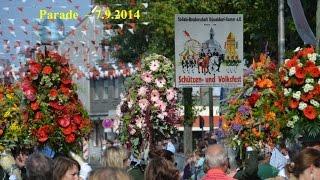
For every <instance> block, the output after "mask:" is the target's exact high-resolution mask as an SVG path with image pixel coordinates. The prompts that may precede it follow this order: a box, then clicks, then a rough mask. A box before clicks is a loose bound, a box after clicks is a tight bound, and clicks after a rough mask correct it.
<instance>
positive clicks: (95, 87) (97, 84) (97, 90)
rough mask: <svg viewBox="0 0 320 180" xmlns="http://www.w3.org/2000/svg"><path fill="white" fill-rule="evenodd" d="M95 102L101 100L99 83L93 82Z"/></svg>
mask: <svg viewBox="0 0 320 180" xmlns="http://www.w3.org/2000/svg"><path fill="white" fill-rule="evenodd" d="M93 100H99V81H97V80H94V81H93Z"/></svg>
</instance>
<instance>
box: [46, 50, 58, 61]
mask: <svg viewBox="0 0 320 180" xmlns="http://www.w3.org/2000/svg"><path fill="white" fill-rule="evenodd" d="M48 56H49V57H50V58H52V59H54V60H56V61H57V62H60V59H61V56H60V55H59V54H58V53H56V52H49V53H48Z"/></svg>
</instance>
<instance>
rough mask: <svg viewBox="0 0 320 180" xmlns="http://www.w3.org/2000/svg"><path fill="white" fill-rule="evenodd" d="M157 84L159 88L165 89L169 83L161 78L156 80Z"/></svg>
mask: <svg viewBox="0 0 320 180" xmlns="http://www.w3.org/2000/svg"><path fill="white" fill-rule="evenodd" d="M155 82H156V85H157V86H158V87H159V88H163V86H164V85H165V84H166V82H167V81H166V79H165V78H163V77H161V78H158V79H156V80H155Z"/></svg>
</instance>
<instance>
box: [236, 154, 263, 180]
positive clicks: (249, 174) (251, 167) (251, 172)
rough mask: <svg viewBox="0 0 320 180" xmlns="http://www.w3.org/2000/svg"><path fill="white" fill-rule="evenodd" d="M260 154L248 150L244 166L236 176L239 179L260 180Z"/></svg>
mask: <svg viewBox="0 0 320 180" xmlns="http://www.w3.org/2000/svg"><path fill="white" fill-rule="evenodd" d="M258 165H259V162H258V154H257V152H254V151H252V152H247V158H246V159H245V161H244V165H243V168H242V169H241V170H239V171H238V172H237V173H236V175H235V176H234V178H235V179H239V180H248V179H250V180H260V178H259V177H258Z"/></svg>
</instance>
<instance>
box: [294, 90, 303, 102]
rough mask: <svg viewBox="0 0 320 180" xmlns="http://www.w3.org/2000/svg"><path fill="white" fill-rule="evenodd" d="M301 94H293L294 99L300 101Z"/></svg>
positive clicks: (298, 92)
mask: <svg viewBox="0 0 320 180" xmlns="http://www.w3.org/2000/svg"><path fill="white" fill-rule="evenodd" d="M300 96H301V92H300V91H297V92H295V93H293V94H292V97H293V98H295V99H296V100H300Z"/></svg>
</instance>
